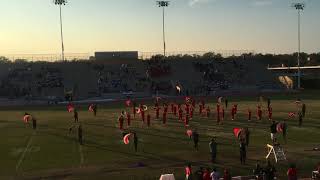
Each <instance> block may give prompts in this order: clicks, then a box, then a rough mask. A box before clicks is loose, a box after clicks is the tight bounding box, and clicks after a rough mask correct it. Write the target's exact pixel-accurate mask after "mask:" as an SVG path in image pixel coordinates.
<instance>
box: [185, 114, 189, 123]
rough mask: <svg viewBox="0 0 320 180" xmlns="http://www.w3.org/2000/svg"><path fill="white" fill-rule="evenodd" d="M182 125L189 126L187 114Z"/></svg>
mask: <svg viewBox="0 0 320 180" xmlns="http://www.w3.org/2000/svg"><path fill="white" fill-rule="evenodd" d="M184 125H185V126H189V115H188V114H187V115H186V117H185V118H184Z"/></svg>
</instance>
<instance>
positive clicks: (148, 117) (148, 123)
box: [147, 113, 151, 127]
mask: <svg viewBox="0 0 320 180" xmlns="http://www.w3.org/2000/svg"><path fill="white" fill-rule="evenodd" d="M150 121H151V116H150V114H149V113H148V115H147V125H148V127H150Z"/></svg>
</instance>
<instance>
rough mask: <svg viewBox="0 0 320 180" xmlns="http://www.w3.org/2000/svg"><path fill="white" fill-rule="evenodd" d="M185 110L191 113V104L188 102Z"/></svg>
mask: <svg viewBox="0 0 320 180" xmlns="http://www.w3.org/2000/svg"><path fill="white" fill-rule="evenodd" d="M185 110H186V113H187V114H189V113H190V106H189V104H186V108H185Z"/></svg>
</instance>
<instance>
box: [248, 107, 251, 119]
mask: <svg viewBox="0 0 320 180" xmlns="http://www.w3.org/2000/svg"><path fill="white" fill-rule="evenodd" d="M248 121H251V110H250V109H248Z"/></svg>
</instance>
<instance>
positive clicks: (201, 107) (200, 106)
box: [199, 104, 203, 115]
mask: <svg viewBox="0 0 320 180" xmlns="http://www.w3.org/2000/svg"><path fill="white" fill-rule="evenodd" d="M202 111H203V106H202V104H199V114H200V115H201V114H202Z"/></svg>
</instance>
